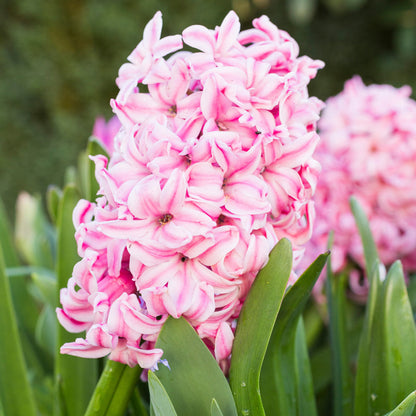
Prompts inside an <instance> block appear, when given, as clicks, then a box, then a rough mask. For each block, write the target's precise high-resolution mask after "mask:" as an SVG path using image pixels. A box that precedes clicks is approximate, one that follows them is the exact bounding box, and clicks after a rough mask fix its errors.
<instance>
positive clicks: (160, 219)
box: [159, 214, 173, 225]
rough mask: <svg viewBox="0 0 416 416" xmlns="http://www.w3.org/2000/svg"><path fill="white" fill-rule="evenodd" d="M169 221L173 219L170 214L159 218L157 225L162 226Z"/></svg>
mask: <svg viewBox="0 0 416 416" xmlns="http://www.w3.org/2000/svg"><path fill="white" fill-rule="evenodd" d="M171 219H173V215H172V214H165V215H163V217H160V218H159V224H161V225H164V224H167V223H168V222H169V221H170V220H171Z"/></svg>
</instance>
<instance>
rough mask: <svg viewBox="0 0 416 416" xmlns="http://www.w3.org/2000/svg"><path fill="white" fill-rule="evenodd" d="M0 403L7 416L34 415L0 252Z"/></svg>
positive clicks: (34, 410) (31, 395) (33, 405)
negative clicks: (0, 296)
mask: <svg viewBox="0 0 416 416" xmlns="http://www.w3.org/2000/svg"><path fill="white" fill-rule="evenodd" d="M0 293H1V294H2V300H1V302H0V334H2V336H1V339H0V357H1V358H0V401H1V404H2V408H3V411H4V414H5V415H7V416H22V415H25V416H35V415H36V408H35V402H34V398H33V394H32V391H31V389H30V386H29V380H28V374H27V369H26V365H25V362H24V358H23V351H22V347H21V340H20V337H19V334H18V329H17V320H16V315H15V313H14V308H13V304H12V298H11V292H10V285H9V281H8V278H7V276H6V271H5V266H4V260H3V254H2V252H1V250H0Z"/></svg>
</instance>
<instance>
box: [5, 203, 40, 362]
mask: <svg viewBox="0 0 416 416" xmlns="http://www.w3.org/2000/svg"><path fill="white" fill-rule="evenodd" d="M0 247H1V249H2V250H3V254H4V263H5V266H6V267H8V268H16V267H18V266H19V264H20V263H19V258H18V255H17V252H16V249H15V247H14V245H13V237H12V232H11V227H10V224H9V221H8V218H7V212H6V209H5V207H4V205H3V203H2V201H1V200H0ZM6 274H7V276H8V277H10V275H9V269H6ZM26 274H27V273H25V275H24V276H21V277H19V278H11V279H9V284H10V290H11V296H12V302H13V306H14V311H15V314H16V319H17V323H18V328H19V332H20V337H21V339H22V343H23V345H22V346H23V352H24V356H25V359H26V362H27V364H28V366H30V367H34V368H35V367H36V368H39V366H40V363H39V360H38V357H37V356H36V352H35V347H34V338H33V334H34V332H35V328H36V320H37V315H38V311H39V309H38V307H37V304H36V302H35V301H34V299H33V298H32V296H31V295H30V293H29V291H28V285H27V276H26Z"/></svg>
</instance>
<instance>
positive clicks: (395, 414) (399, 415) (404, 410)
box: [384, 391, 416, 416]
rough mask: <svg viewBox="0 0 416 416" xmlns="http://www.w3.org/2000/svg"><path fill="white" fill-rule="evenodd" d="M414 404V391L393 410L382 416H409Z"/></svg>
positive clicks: (415, 398)
mask: <svg viewBox="0 0 416 416" xmlns="http://www.w3.org/2000/svg"><path fill="white" fill-rule="evenodd" d="M415 404H416V391H413V392H412V393H410V394H409V395H408V396H407V397H406V398H405V399H404V400H403V401H402V402H401V403H400V404H399V405H398V406H397V407H396V408H395V409H393V410H392V411H391V412H389V413H386V414H385V415H384V416H411V415H412V412H413V410H414V408H415Z"/></svg>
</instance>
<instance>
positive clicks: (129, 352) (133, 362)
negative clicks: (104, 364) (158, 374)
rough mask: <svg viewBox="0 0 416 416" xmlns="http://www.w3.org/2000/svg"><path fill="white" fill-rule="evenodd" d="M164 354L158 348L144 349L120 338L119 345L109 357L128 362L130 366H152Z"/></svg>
mask: <svg viewBox="0 0 416 416" xmlns="http://www.w3.org/2000/svg"><path fill="white" fill-rule="evenodd" d="M162 355H163V351H162V350H161V349H158V348H154V349H148V350H145V349H142V348H138V347H135V346H132V345H128V344H127V343H126V341H125V340H119V343H118V346H117V348H116V349H115V350H113V351H112V352H111V354H110V356H109V357H108V358H109V359H110V360H113V361H118V362H121V363H123V364H127V365H128V366H129V367H135V366H137V365H138V366H139V367H141V368H152V367H153V366H154V365H155V364H156V363H157V362H158V361H159V360H160V359H161V358H162Z"/></svg>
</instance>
